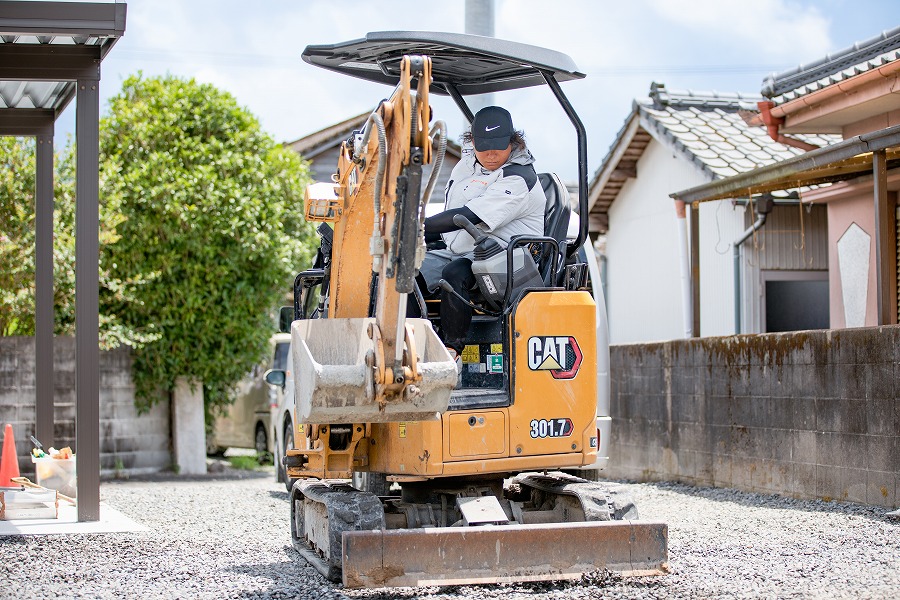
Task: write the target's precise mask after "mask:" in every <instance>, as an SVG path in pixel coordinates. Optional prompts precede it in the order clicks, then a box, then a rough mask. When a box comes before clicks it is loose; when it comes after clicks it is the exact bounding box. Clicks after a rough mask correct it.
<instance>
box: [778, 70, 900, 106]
mask: <svg viewBox="0 0 900 600" xmlns="http://www.w3.org/2000/svg"><path fill="white" fill-rule="evenodd" d="M897 73H900V60H894V61H891V62H889V63H888V64H886V65H884V66H882V67H878V68H876V69H871V70H869V71H866V72H865V73H860V74H859V75H855V76H853V77H851V78H850V79H846V80H844V81H840V82H838V83H834V84H832V85H829V86H827V87H824V88H822V89H819V90H816V91H814V92H810V93H809V94H804V95H803V96H800V97H799V98H794V99H793V100H790V101H789V102H785V103H784V104H779V105H778V106H773V108H772V110H771V113H772V116H773V117H774V118H776V119H784V118H785V117H788V116H790V115H791V114H793V113H795V112H798V111H800V110H802V109H804V108H808V107H810V106H814V105H816V104H821V103H822V102H825V101H826V100H830V99H831V98H834V97H837V96H844V95H846V94H849V93H850V92H853V91H854V90H856V89H857V88H860V87H862V86H864V85H866V84H868V83H870V82H872V81H878V79H879V78H883V79H887V78H889V77H891V76H893V75H896V74H897Z"/></svg>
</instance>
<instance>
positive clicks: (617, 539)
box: [282, 32, 668, 588]
mask: <svg viewBox="0 0 900 600" xmlns="http://www.w3.org/2000/svg"><path fill="white" fill-rule="evenodd" d="M302 58H303V60H304V61H305V62H307V63H309V64H311V65H314V66H318V67H322V68H325V69H329V70H331V71H335V72H338V73H342V74H345V75H349V76H352V77H357V78H361V79H364V80H367V81H374V82H380V83H384V84H388V85H390V86H393V92H392V93H391V95H390V97H388V98H387V99H385V100H382V101H381V102H380V103H379V104H378V105H377V107H376V108H375V109H374V110H373V111H372V113H371V114H370V115H369V117H368V119H367V120H366V122H365V125H364V126H363V127H362V128H361V129H360V130H359V131H355V132H353V134H352V135H351V136H350V137H349V138H348V139H347V140H346V141H344V142H343V143H342V146H341V149H340V156H339V160H338V167H337V172H336V173H335V174H334V175H333V177H332V179H333V180H332V181H331V182H321V183H315V184H312V185H310V186H309V188H308V189H307V193H306V199H305V206H304V209H305V214H306V218H307V219H308V220H310V221H313V222H319V223H320V224H319V226H318V231H319V235H320V238H321V247H320V248H319V252H318V255H317V258H316V262H315V264H314V265H313V267H312V268H310V269H307V270H306V271H303V272H301V273H300V274H299V275H298V276H297V278H296V280H295V285H294V306H293V307H292V313H293V314H292V318H291V319H290V320H291V321H292V322H291V324H290V332H291V354H292V357H291V360H292V363H291V367H290V368H289V376H288V379H289V381H287V382H286V385H287V387H286V393H292V394H293V398H294V400H295V409H294V410H295V417H296V418H295V419H294V423H296V425H295V431H294V440H295V443H294V446H296V447H295V448H292V449H288V450H287V451H286V452H285V456H284V457H283V459H282V460H283V464H284V467H285V469H286V472H287V475H288V476H289V477H290V478H292V479H296V483H295V484H294V485H293V488H292V490H291V492H290V511H291V521H290V524H291V537H292V542H293V545H294V547H295V548H296V549H297V550H298V551H299V552H300V553H301V554H302V555H303V556H304V557H305V558H306V559H307V560H308V561H309V562H310V563H311V564H313V565H314V566H315V567H316V568H317V569H319V571H321V572H322V573H323V574H324V575H325V576H326V577H328V578H329V579H331V580H334V581H341V582H342V583H343V585H344V586H345V587H347V588H361V587H393V586H421V585H434V584H440V585H456V584H483V583H489V582H512V581H536V580H556V579H559V580H564V579H577V578H579V577H581V576H582V575H583V574H585V573H588V572H590V571H594V570H597V569H607V570H611V571H616V572H620V573H624V574H630V575H642V574H654V573H664V572H665V571H666V569H667V567H666V561H667V536H668V533H667V527H666V525H665V523H660V522H652V521H642V520H639V519H638V518H637V509H636V508H635V506H634V504H633V502H631V501H630V500H629V498H628V497H627V496H624V495H622V494H620V493H618V491H617V490H616V489H615V487H614V486H612V485H610V484H604V483H602V482H599V481H595V480H592V478H590V477H580V476H579V474H585V473H587V472H582V471H579V469H583V468H589V467H591V466H593V465H595V463H596V462H597V460H598V458H597V452H598V447H600V446H601V445H603V446H604V447H605V446H606V443H607V442H608V440H607V439H603V440H601V436H608V431H609V427H608V417H603V419H605V420H604V421H603V422H602V423H601V418H599V417H598V411H597V396H598V378H597V377H596V372H597V368H598V347H597V336H596V327H597V324H596V319H597V309H596V304H595V300H594V299H593V297H592V294H591V293H590V291H589V290H588V287H587V285H586V279H587V266H586V264H585V262H584V261H582V260H580V259H579V251H582V248H583V247H584V246H585V241H586V240H588V235H587V228H588V222H587V208H586V203H587V197H588V192H587V144H586V136H585V130H584V127H583V125H582V123H581V121H580V120H579V118H578V116H577V114H576V113H575V110H574V109H573V108H572V105H571V103H570V102H569V101H568V99H567V98H566V96H565V95H564V94H563V91H562V89H561V87H560V83H561V82H565V81H568V80H573V79H579V78H582V77H584V75H583V74H582V73H580V72H579V71H578V70H577V68H576V66H575V64H574V63H573V61H572V60H571V58H569V57H568V56H566V55H564V54H561V53H558V52H555V51H551V50H548V49H544V48H539V47H536V46H530V45H526V44H521V43H514V42H509V41H504V40H498V39H495V38H485V37H480V36H474V35H465V34H452V33H440V32H375V33H369V34H367V35H366V36H365V37H364V38H361V39H356V40H352V41H348V42H342V43H337V44H330V45H311V46H308V47H307V48H306V49H305V50H304V52H303V54H302ZM537 85H545V86H547V87H549V88H550V90H551V92H552V93H553V95H554V96H555V97H556V99H557V100H558V102H559V104H560V105H561V107H562V109H563V111H564V112H565V114H566V115H567V116H568V118H569V120H570V121H571V123H572V124H573V126H574V127H575V130H576V134H577V141H578V176H579V182H578V186H579V194H578V203H579V204H578V207H579V210H578V212H579V213H580V216H581V218H580V219H579V223H578V227H577V234H576V235H575V239H574V240H573V239H570V238H569V237H568V236H567V231H568V230H569V221H570V216H571V210H570V208H571V207H570V205H569V204H570V203H569V197H568V192H567V190H566V188H565V186H564V185H562V183H561V182H560V180H559V178H558V177H556V176H554V175H552V174H540V175H539V180H540V182H541V185H542V186H543V188H544V191H545V195H546V196H547V198H548V202H547V209H546V211H545V228H544V235H543V236H527V237H526V236H520V237H519V238H514V239H513V240H511V242H510V243H509V246H508V247H507V248H506V249H505V254H504V256H505V257H506V260H505V261H504V260H501V261H499V262H498V261H497V260H494V262H493V263H492V264H493V265H494V266H493V267H492V269H493V270H494V272H491V273H489V274H486V275H485V276H484V277H481V278H480V279H479V281H478V283H479V289H473V292H472V299H471V300H470V302H472V303H473V305H474V308H475V317H474V319H473V324H472V327H471V330H470V333H469V338H468V340H467V345H466V347H465V349H464V350H463V352H462V355H461V362H460V363H459V364H458V363H457V362H456V361H455V360H454V359H453V358H451V355H450V354H449V353H448V351H447V349H446V348H445V347H444V345H443V343H442V342H441V340H440V338H439V336H438V335H437V333H436V330H439V328H440V317H439V310H438V308H437V303H439V302H440V300H439V299H436V298H433V297H428V295H427V293H423V292H424V291H423V290H421V289H419V286H418V285H417V283H416V273H417V269H418V268H419V266H420V265H421V263H422V260H423V257H424V255H425V252H426V245H425V242H424V219H425V208H426V204H427V203H428V200H429V198H430V196H431V193H432V191H433V188H434V186H435V181H436V179H437V176H438V174H439V172H440V169H441V165H442V162H443V158H444V155H445V150H446V147H447V127H446V124H445V123H444V122H443V121H440V120H436V119H435V115H434V111H433V109H432V106H431V104H430V99H431V96H432V95H433V94H439V95H447V96H450V97H451V98H452V99H453V100H454V101H455V104H456V105H457V106H458V107H459V109H460V111H461V112H462V114H463V115H464V116H465V117H466V118H467V119H468V120H469V122H471V121H472V119H473V114H472V111H471V109H470V108H469V106H468V104H467V103H466V100H465V97H466V96H468V95H471V94H482V93H489V92H495V91H501V90H513V89H518V88H524V87H530V86H537ZM573 222H574V219H573ZM460 226H461V227H464V228H465V229H466V231H468V232H469V233H470V234H471V235H472V236H473V238H474V239H476V240H477V241H478V240H479V238H488V239H489V236H485V235H483V231H480V229H479V228H478V227H476V226H473V225H472V224H471V223H468V222H465V223H460ZM479 243H480V242H479ZM523 248H524V249H525V256H526V259H527V261H530V262H529V264H528V272H529V273H530V274H531V275H529V276H528V277H527V278H524V280H523V279H521V278H519V274H520V271H521V270H522V269H520V268H518V267H516V266H515V265H514V256H515V253H516V251H517V250H518V249H523ZM518 252H519V255H522V254H523V252H522V251H521V250H518ZM478 260H479V255H478V247H476V257H475V261H476V263H477V262H478ZM531 262H533V264H531ZM520 263H521V261H520ZM498 265H499V266H498ZM473 271H476V265H474V264H473ZM535 272H537V273H538V276H537V277H535V276H534V275H533V274H534V273H535ZM523 281H524V282H523ZM448 287H449V286H445V287H444V289H448ZM450 289H452V288H450ZM410 305H412V310H411V307H410ZM410 313H412V314H418V315H420V316H418V317H416V318H411V317H408V316H407V314H410Z"/></svg>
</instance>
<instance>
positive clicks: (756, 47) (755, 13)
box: [650, 0, 834, 68]
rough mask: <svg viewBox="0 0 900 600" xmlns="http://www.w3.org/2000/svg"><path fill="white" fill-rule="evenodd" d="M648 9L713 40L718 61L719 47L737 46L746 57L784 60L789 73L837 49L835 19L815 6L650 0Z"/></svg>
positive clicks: (765, 0)
mask: <svg viewBox="0 0 900 600" xmlns="http://www.w3.org/2000/svg"><path fill="white" fill-rule="evenodd" d="M650 5H651V7H652V8H653V10H654V11H655V12H657V13H658V14H659V15H660V16H661V17H662V18H663V19H665V20H666V21H668V22H669V24H670V25H671V26H673V28H674V26H677V27H679V28H684V29H685V30H687V32H690V34H691V35H697V36H700V38H701V39H705V40H709V41H715V42H716V44H710V45H709V46H708V48H709V51H710V56H715V54H714V53H715V51H716V48H717V47H720V46H721V44H723V43H724V44H728V45H732V46H733V45H739V46H740V47H742V48H745V49H746V52H747V53H748V58H749V59H750V60H752V59H753V58H755V57H756V58H757V59H758V58H765V59H767V60H773V59H774V60H778V61H783V62H785V63H787V64H786V66H785V68H789V67H790V66H794V65H796V64H797V63H799V62H802V61H807V60H814V59H816V58H819V57H822V56H824V55H825V54H826V53H827V52H828V51H829V50H834V48H833V47H832V41H831V37H830V34H829V31H830V25H831V20H830V19H828V18H827V17H826V16H825V15H823V14H822V12H821V11H820V10H819V8H818V7H817V6H815V5H814V4H803V3H800V2H792V1H791V0H755V1H754V2H752V3H746V2H728V1H722V0H650Z"/></svg>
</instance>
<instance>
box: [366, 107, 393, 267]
mask: <svg viewBox="0 0 900 600" xmlns="http://www.w3.org/2000/svg"><path fill="white" fill-rule="evenodd" d="M373 124H374V126H375V130H376V131H377V132H378V168H377V170H376V171H375V198H374V201H373V204H374V209H375V210H374V213H375V217H374V219H373V223H372V240H371V242H370V247H369V250H370V251H371V252H372V270H373V271H375V272H378V271H380V270H381V258H382V254H383V244H381V243H379V242H380V240H381V190H382V186H383V185H384V171H385V168H386V163H387V135H386V134H385V131H384V121H383V120H382V118H381V115H379V114H378V111H377V109H376V110H375V111H373V112H372V114H370V115H369V118H368V120H366V127H365V133H364V134H363V139H362V144H361V147H362V148H366V147H368V145H369V137H370V136H371V135H372V125H373ZM379 250H380V251H379Z"/></svg>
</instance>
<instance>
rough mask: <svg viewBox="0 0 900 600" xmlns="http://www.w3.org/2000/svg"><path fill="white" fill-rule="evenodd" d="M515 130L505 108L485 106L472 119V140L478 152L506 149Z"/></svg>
mask: <svg viewBox="0 0 900 600" xmlns="http://www.w3.org/2000/svg"><path fill="white" fill-rule="evenodd" d="M515 132H516V130H515V128H514V127H513V123H512V117H511V116H510V114H509V111H507V110H506V109H505V108H500V107H499V106H485V107H484V108H482V109H481V110H479V111H478V114H476V115H475V120H474V121H472V141H473V142H474V144H475V149H476V150H478V151H479V152H484V151H485V150H506V147H507V146H509V142H510V140H512V136H513V134H515Z"/></svg>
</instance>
